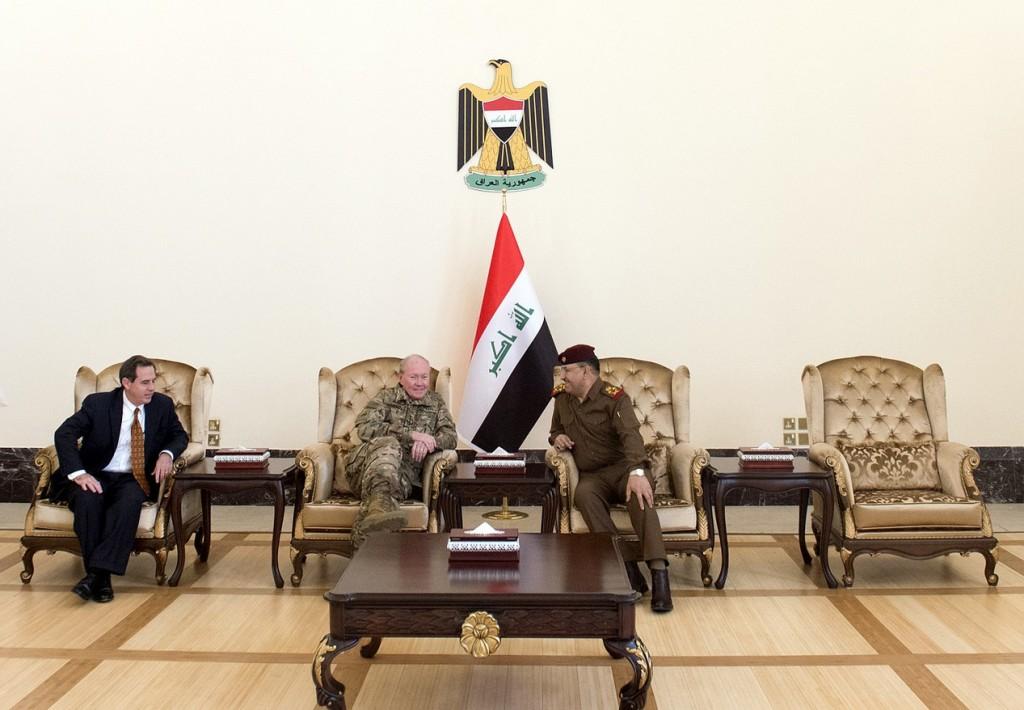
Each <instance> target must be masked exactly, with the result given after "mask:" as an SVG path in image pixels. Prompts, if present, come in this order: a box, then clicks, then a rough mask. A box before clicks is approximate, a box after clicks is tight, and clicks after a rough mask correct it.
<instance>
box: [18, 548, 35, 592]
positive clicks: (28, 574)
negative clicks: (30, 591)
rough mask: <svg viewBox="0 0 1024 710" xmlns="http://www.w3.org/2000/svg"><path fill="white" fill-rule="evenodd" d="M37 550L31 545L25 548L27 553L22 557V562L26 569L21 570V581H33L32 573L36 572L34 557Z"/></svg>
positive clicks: (26, 582)
mask: <svg viewBox="0 0 1024 710" xmlns="http://www.w3.org/2000/svg"><path fill="white" fill-rule="evenodd" d="M35 554H36V551H35V549H33V548H31V547H27V548H25V554H24V555H22V557H21V564H22V565H24V567H25V569H23V570H22V571H21V583H22V584H28V583H29V582H31V581H32V575H33V574H35V573H36V568H35V566H34V565H33V564H32V558H33V557H34V556H35Z"/></svg>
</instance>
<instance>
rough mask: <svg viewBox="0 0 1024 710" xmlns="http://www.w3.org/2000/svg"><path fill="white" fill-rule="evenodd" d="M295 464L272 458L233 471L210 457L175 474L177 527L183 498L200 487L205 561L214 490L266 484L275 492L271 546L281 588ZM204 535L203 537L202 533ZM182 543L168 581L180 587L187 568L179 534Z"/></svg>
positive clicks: (200, 549) (199, 541) (199, 546)
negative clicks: (280, 559)
mask: <svg viewBox="0 0 1024 710" xmlns="http://www.w3.org/2000/svg"><path fill="white" fill-rule="evenodd" d="M294 467H295V460H294V459H290V458H289V459H270V464H269V466H267V468H262V469H259V468H257V469H241V470H233V471H215V470H214V464H213V459H211V458H206V459H203V460H202V461H200V462H198V463H195V464H193V465H191V466H189V467H188V468H186V469H183V470H182V471H180V472H178V473H176V474H174V487H173V488H172V489H171V501H170V505H171V520H172V521H173V523H174V529H175V530H180V529H181V525H182V521H181V499H182V498H183V497H184V496H185V494H186V493H187V492H189V491H190V490H193V489H196V488H198V489H199V490H200V491H202V501H203V526H202V528H201V529H200V530H199V531H197V532H196V540H195V546H196V552H197V553H198V554H199V559H200V560H201V561H203V562H205V561H206V558H207V557H208V556H209V554H210V495H211V494H212V493H237V492H238V491H244V490H249V489H252V488H265V489H266V490H268V491H270V492H271V494H273V496H274V535H273V539H272V542H271V546H272V547H271V549H270V571H271V572H272V573H273V575H274V584H275V585H276V586H277V587H278V588H281V587H283V586H284V578H283V577H281V570H280V568H279V567H278V565H277V548H278V545H279V544H280V542H281V522H282V520H283V519H284V481H285V480H286V479H287V478H289V477H290V476H291V475H292V473H291V470H292V469H293V468H294ZM200 535H201V537H200ZM176 539H177V543H178V562H177V564H176V565H175V566H174V574H172V575H171V578H170V579H169V580H168V581H167V583H168V584H169V585H170V586H172V587H176V586H177V585H178V580H179V579H181V573H182V572H183V571H184V569H185V538H184V536H182V535H177V536H176Z"/></svg>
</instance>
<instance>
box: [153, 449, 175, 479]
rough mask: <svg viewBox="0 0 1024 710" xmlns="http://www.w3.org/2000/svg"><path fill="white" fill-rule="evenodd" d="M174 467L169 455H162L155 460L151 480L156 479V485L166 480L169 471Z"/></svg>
mask: <svg viewBox="0 0 1024 710" xmlns="http://www.w3.org/2000/svg"><path fill="white" fill-rule="evenodd" d="M173 467H174V462H173V461H171V455H170V454H168V453H162V454H160V456H159V457H158V458H157V460H156V468H154V469H153V478H155V479H156V482H157V483H160V481H162V480H164V479H165V478H167V476H168V475H170V473H171V469H172V468H173Z"/></svg>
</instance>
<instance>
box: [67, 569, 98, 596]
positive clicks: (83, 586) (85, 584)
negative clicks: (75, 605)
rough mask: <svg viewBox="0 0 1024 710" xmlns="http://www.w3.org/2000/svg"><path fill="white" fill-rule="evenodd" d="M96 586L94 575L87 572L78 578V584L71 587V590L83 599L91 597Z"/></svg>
mask: <svg viewBox="0 0 1024 710" xmlns="http://www.w3.org/2000/svg"><path fill="white" fill-rule="evenodd" d="M95 588H96V575H95V574H94V573H92V572H89V573H88V574H87V575H85V576H84V577H82V578H81V579H80V580H78V584H76V585H75V586H73V587H72V588H71V591H72V592H74V593H75V594H77V595H78V596H80V597H81V598H82V599H84V600H85V601H89V600H90V599H92V595H93V590H94V589H95Z"/></svg>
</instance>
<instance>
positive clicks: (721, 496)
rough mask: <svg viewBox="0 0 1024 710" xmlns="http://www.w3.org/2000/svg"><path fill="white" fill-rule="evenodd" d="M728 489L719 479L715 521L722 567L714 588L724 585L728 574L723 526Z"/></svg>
mask: <svg viewBox="0 0 1024 710" xmlns="http://www.w3.org/2000/svg"><path fill="white" fill-rule="evenodd" d="M728 491H729V489H728V488H726V487H725V485H724V484H723V483H722V482H721V481H719V483H718V485H717V486H716V488H715V521H716V522H717V523H718V546H719V548H721V550H722V567H721V569H719V570H718V579H716V580H715V589H721V588H722V587H724V586H725V579H726V577H728V576H729V533H728V531H727V530H726V527H725V496H726V493H728Z"/></svg>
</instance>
